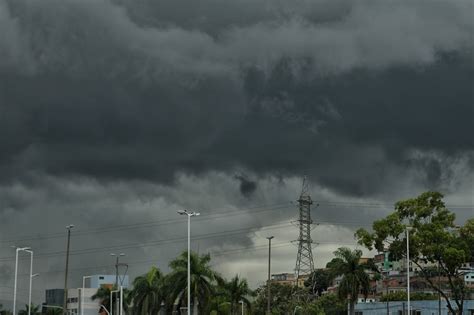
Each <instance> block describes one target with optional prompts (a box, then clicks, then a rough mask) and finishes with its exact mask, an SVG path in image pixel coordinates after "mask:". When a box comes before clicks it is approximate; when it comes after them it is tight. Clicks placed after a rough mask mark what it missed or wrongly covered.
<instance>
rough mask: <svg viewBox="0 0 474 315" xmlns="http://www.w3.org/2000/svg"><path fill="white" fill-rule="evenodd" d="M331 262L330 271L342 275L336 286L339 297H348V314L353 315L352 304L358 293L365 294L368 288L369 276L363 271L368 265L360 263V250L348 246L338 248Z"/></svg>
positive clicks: (353, 304)
mask: <svg viewBox="0 0 474 315" xmlns="http://www.w3.org/2000/svg"><path fill="white" fill-rule="evenodd" d="M334 255H335V256H336V258H335V259H333V260H332V262H331V267H330V269H331V271H332V274H333V275H334V276H342V279H341V282H340V283H339V287H338V290H337V292H338V295H339V298H341V299H343V300H344V299H347V298H348V299H349V303H350V314H351V315H354V306H355V303H356V302H357V298H358V296H359V293H362V294H364V295H365V296H367V294H368V293H369V289H370V278H369V275H368V274H367V273H366V272H365V270H366V269H368V268H369V266H368V265H367V264H366V263H361V257H362V251H361V250H358V249H356V250H354V251H351V250H350V249H349V248H346V247H341V248H338V249H337V250H336V251H335V252H334Z"/></svg>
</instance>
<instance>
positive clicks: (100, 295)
mask: <svg viewBox="0 0 474 315" xmlns="http://www.w3.org/2000/svg"><path fill="white" fill-rule="evenodd" d="M115 290H116V287H115V286H113V287H108V286H102V287H100V288H99V289H98V290H97V292H96V293H95V294H94V295H93V296H91V299H92V301H94V300H99V302H100V304H101V311H102V306H105V308H106V309H107V310H108V311H109V312H110V309H111V305H110V292H111V291H115ZM123 295H124V300H123V309H124V311H127V310H128V296H129V293H128V291H127V290H126V289H124V290H123ZM113 302H114V305H115V304H116V299H115V298H114V300H113Z"/></svg>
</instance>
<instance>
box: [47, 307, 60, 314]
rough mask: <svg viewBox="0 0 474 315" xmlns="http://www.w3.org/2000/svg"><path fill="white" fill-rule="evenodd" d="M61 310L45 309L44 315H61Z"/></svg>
mask: <svg viewBox="0 0 474 315" xmlns="http://www.w3.org/2000/svg"><path fill="white" fill-rule="evenodd" d="M62 313H63V310H62V309H60V308H51V307H49V308H47V309H46V315H62Z"/></svg>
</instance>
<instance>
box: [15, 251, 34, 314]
mask: <svg viewBox="0 0 474 315" xmlns="http://www.w3.org/2000/svg"><path fill="white" fill-rule="evenodd" d="M13 247H14V248H15V281H14V285H13V315H16V287H17V283H18V254H19V252H20V251H26V250H29V249H30V247H15V246H13Z"/></svg>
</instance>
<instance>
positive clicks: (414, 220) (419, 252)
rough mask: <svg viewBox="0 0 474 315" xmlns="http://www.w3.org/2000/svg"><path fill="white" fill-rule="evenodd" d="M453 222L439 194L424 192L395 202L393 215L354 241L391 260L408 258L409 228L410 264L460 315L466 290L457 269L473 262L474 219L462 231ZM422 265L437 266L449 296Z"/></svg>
mask: <svg viewBox="0 0 474 315" xmlns="http://www.w3.org/2000/svg"><path fill="white" fill-rule="evenodd" d="M455 219H456V216H455V214H454V213H452V212H451V211H449V210H448V209H447V207H446V205H445V203H444V201H443V195H442V194H441V193H438V192H425V193H423V194H421V195H419V196H418V197H415V198H412V199H407V200H402V201H399V202H397V203H396V204H395V211H394V212H393V213H391V214H389V215H388V216H387V217H385V218H383V219H380V220H377V221H375V222H374V223H373V226H372V229H373V231H372V232H369V231H367V230H365V229H359V230H358V231H357V232H356V237H357V238H358V241H359V243H360V244H363V245H365V246H366V247H367V248H368V249H376V250H377V251H379V252H383V251H385V250H388V251H389V253H390V257H391V259H401V258H404V257H405V258H406V256H407V253H406V237H407V230H408V229H407V227H409V232H408V233H409V243H410V261H411V262H412V263H413V264H415V266H417V267H418V269H419V270H420V274H421V276H423V277H424V279H425V280H426V282H427V283H428V284H429V286H430V287H431V288H433V289H434V290H436V291H437V292H439V293H440V294H441V295H442V296H443V297H444V298H445V300H446V303H447V307H448V308H449V310H450V311H451V312H452V313H454V314H461V312H462V309H463V305H464V299H465V298H466V296H467V288H466V286H465V284H464V280H463V277H462V272H461V271H460V268H461V267H462V264H463V263H465V262H468V261H472V260H473V259H474V219H469V220H467V222H466V223H465V224H464V226H462V227H458V226H457V225H456V223H455ZM424 262H431V263H433V264H436V265H437V266H439V269H440V273H441V275H443V276H445V277H447V278H448V283H449V291H450V292H451V294H450V296H448V292H447V291H446V290H443V289H442V288H440V286H439V284H438V283H437V282H436V281H433V279H432V270H429V269H428V266H427V265H426V264H424ZM453 303H454V304H453Z"/></svg>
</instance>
